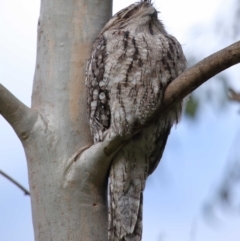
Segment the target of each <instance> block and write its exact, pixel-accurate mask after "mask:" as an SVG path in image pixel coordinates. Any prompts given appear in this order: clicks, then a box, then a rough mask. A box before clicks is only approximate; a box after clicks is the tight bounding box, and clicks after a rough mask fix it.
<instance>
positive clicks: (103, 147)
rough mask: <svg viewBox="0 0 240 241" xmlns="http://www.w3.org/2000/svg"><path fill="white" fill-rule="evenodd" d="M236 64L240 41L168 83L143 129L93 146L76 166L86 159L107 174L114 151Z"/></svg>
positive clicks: (138, 128) (84, 153)
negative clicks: (205, 83) (209, 80)
mask: <svg viewBox="0 0 240 241" xmlns="http://www.w3.org/2000/svg"><path fill="white" fill-rule="evenodd" d="M239 62H240V41H238V42H236V43H234V44H232V45H230V46H229V47H227V48H225V49H222V50H220V51H218V52H216V53H214V54H212V55H210V56H209V57H207V58H205V59H203V60H202V61H200V62H199V63H197V64H196V65H194V66H193V67H191V68H190V69H188V70H186V71H185V72H184V73H182V74H181V75H180V76H179V77H177V78H176V79H175V80H174V81H173V82H171V84H170V85H169V86H168V87H167V88H166V90H165V92H164V96H163V100H162V101H161V103H160V105H159V107H158V108H157V109H156V111H155V114H154V115H152V116H151V117H149V118H148V119H147V120H146V122H145V124H144V125H140V126H137V127H136V131H135V132H134V133H133V134H131V135H128V136H122V137H120V136H115V137H112V138H110V139H109V138H104V139H105V140H104V141H103V142H102V143H98V144H97V145H93V146H92V147H90V148H89V149H87V150H86V151H84V152H83V155H80V156H79V163H81V161H82V160H85V159H86V160H91V161H92V162H93V163H95V164H94V166H95V167H97V166H98V165H101V168H103V166H104V165H105V166H104V168H105V171H104V173H106V170H108V168H109V166H110V164H111V155H114V154H115V153H116V152H115V151H116V147H118V146H121V145H123V144H125V143H126V142H127V141H128V140H129V139H130V138H132V136H133V135H135V134H136V133H137V132H138V131H140V130H141V129H143V128H144V127H146V126H149V124H150V123H151V122H153V121H154V120H156V119H158V118H159V116H162V115H163V114H164V113H165V112H166V111H167V110H169V108H170V107H172V106H173V105H174V104H176V103H178V102H180V101H181V100H182V99H183V98H184V97H186V96H187V95H188V94H190V93H191V92H192V91H193V90H195V89H196V88H197V87H199V86H200V85H201V84H203V83H204V82H206V81H207V80H208V79H210V78H211V77H213V76H214V75H216V74H218V73H220V72H221V71H223V70H225V69H227V68H229V67H230V66H232V65H234V64H237V63H239ZM113 147H114V148H115V149H114V148H113ZM93 153H94V155H93ZM109 157H110V158H109ZM103 161H104V165H103ZM80 166H81V165H80ZM93 169H94V168H93ZM97 169H98V168H97ZM97 180H99V179H97Z"/></svg>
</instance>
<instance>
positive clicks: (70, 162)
mask: <svg viewBox="0 0 240 241" xmlns="http://www.w3.org/2000/svg"><path fill="white" fill-rule="evenodd" d="M111 9H112V1H111V0H102V1H97V0H91V1H86V0H68V1H63V0H42V2H41V12H40V18H39V23H38V45H37V46H38V47H37V61H36V71H35V77H34V85H33V95H32V108H33V109H35V110H37V111H38V113H39V115H38V120H37V121H36V123H35V126H34V128H33V131H32V134H31V136H30V137H29V138H28V140H26V141H25V142H24V148H25V152H26V157H27V160H28V168H29V182H30V192H31V202H32V212H33V223H34V233H35V240H38V241H46V240H64V241H66V240H69V241H70V240H72V241H77V240H84V241H85V240H91V241H92V240H96V241H97V240H104V241H105V240H107V200H106V183H107V175H106V171H107V170H104V168H103V170H101V166H99V168H98V167H96V166H94V167H92V166H91V158H89V157H88V153H87V152H86V153H87V154H85V155H84V156H83V160H81V162H80V161H76V160H77V158H78V157H79V155H80V153H81V151H82V150H84V149H85V148H87V147H89V146H91V145H92V139H91V136H90V131H89V124H88V116H87V109H86V107H87V105H86V100H87V96H86V88H85V81H84V79H85V77H84V74H85V65H86V62H87V61H86V60H87V59H88V58H89V53H90V49H91V46H92V43H93V41H94V39H95V38H96V36H97V34H98V32H99V31H100V29H101V28H102V27H103V25H104V24H105V23H106V21H107V20H108V19H109V18H110V16H111ZM92 153H94V151H90V152H89V155H90V156H91V155H93V154H92ZM103 155H104V154H103ZM89 160H90V161H89ZM92 160H93V159H92ZM93 165H96V163H93ZM108 166H109V165H108ZM108 166H106V168H108ZM106 168H105V169H106ZM91 170H96V171H95V172H91Z"/></svg>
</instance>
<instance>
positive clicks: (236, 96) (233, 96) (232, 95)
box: [228, 88, 240, 102]
mask: <svg viewBox="0 0 240 241" xmlns="http://www.w3.org/2000/svg"><path fill="white" fill-rule="evenodd" d="M228 99H229V100H233V101H237V102H240V93H238V92H236V91H234V90H233V89H232V88H229V89H228Z"/></svg>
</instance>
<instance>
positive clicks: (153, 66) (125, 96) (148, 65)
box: [86, 1, 186, 241]
mask: <svg viewBox="0 0 240 241" xmlns="http://www.w3.org/2000/svg"><path fill="white" fill-rule="evenodd" d="M185 68H186V61H185V57H184V55H183V52H182V48H181V46H180V44H179V43H178V41H177V40H176V39H175V38H174V37H173V36H171V35H169V34H168V33H167V32H166V30H165V29H164V26H163V24H162V23H161V21H160V20H158V18H157V11H156V10H155V8H154V7H153V6H152V4H151V1H141V2H140V3H135V4H132V5H130V6H129V7H127V8H125V9H123V10H121V11H120V12H118V13H117V14H115V15H114V16H113V17H112V18H111V19H110V20H109V22H108V23H107V24H106V25H105V27H104V28H103V30H102V31H101V32H100V34H99V35H98V37H97V39H96V41H95V43H94V45H93V50H92V54H91V57H90V60H89V62H88V65H87V71H86V85H87V87H88V106H89V117H90V127H91V133H92V136H93V138H94V142H95V143H96V142H100V141H102V140H103V138H104V132H105V131H107V130H108V131H111V132H114V133H118V134H120V135H126V134H129V133H132V131H133V130H134V127H135V126H136V125H139V124H143V123H145V120H146V118H147V117H149V116H151V115H152V114H153V113H154V111H155V109H156V106H157V105H159V104H161V99H162V96H163V92H164V89H165V88H166V86H167V85H168V84H169V83H170V82H171V81H172V80H174V79H175V78H176V77H177V76H178V75H179V74H181V73H182V72H183V71H184V70H185ZM181 105H182V103H179V104H177V105H176V106H175V107H173V108H171V109H170V110H169V111H168V112H166V113H165V114H164V115H163V116H159V118H158V119H157V120H155V122H153V123H152V124H151V125H150V126H148V127H146V128H145V129H143V130H142V131H140V132H139V133H137V134H136V135H135V136H134V137H133V138H132V139H131V140H130V141H129V142H128V143H127V144H126V145H125V146H123V147H122V149H121V150H120V151H119V152H118V153H117V154H116V155H115V156H114V158H113V162H112V166H111V170H110V174H109V240H110V241H118V240H122V241H124V240H126V241H130V240H131V241H138V240H141V236H142V202H143V190H144V187H145V181H146V179H147V177H148V175H149V174H151V173H152V172H153V171H154V169H155V168H156V166H157V164H158V163H159V161H160V159H161V157H162V153H163V150H164V148H165V145H166V142H167V137H168V135H169V133H170V129H171V127H172V125H173V124H174V122H177V120H178V119H179V117H180V114H181Z"/></svg>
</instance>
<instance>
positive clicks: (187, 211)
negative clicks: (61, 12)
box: [0, 0, 240, 241]
mask: <svg viewBox="0 0 240 241" xmlns="http://www.w3.org/2000/svg"><path fill="white" fill-rule="evenodd" d="M233 1H234V0H231V1H229V5H227V6H226V4H224V5H223V4H222V3H223V0H211V1H206V0H202V1H200V0H194V1H193V0H191V1H190V0H182V1H177V0H161V1H160V0H155V1H154V3H155V6H156V8H157V10H159V11H160V14H159V18H160V19H161V20H162V21H163V23H164V25H165V27H166V29H167V31H168V32H169V33H171V34H172V35H174V36H175V37H176V38H177V39H178V40H179V42H180V43H181V44H182V46H183V50H184V52H188V53H189V52H191V51H193V52H194V53H197V54H199V55H200V56H201V58H203V57H206V56H207V55H209V54H211V53H213V52H214V51H216V50H219V49H221V48H223V47H226V46H227V45H228V44H231V40H227V39H225V40H222V39H220V38H217V37H216V38H215V39H214V38H213V34H212V31H213V29H215V27H214V20H215V19H216V16H218V17H219V21H221V20H222V19H223V18H226V17H227V16H228V15H229V12H230V11H229V10H230V8H231V3H233ZM133 2H134V1H125V0H122V1H114V6H113V12H114V13H115V12H116V11H118V10H120V9H122V8H124V7H126V6H127V5H129V4H131V3H133ZM225 3H226V2H225ZM39 6H40V2H39V1H35V0H24V1H16V0H1V1H0V36H1V38H0V83H1V84H3V85H4V86H5V87H7V88H8V89H9V90H10V91H11V92H12V93H13V94H14V95H16V96H17V97H18V98H19V99H20V100H21V101H22V102H24V103H25V104H26V105H28V106H30V99H31V89H32V80H33V75H34V68H35V59H36V37H37V36H36V34H37V20H38V16H39ZM206 6H207V7H206ZM199 33H201V36H200V35H199ZM195 36H198V37H197V38H196V37H195ZM237 72H238V73H239V72H240V71H239V65H238V66H236V67H234V68H232V69H231V70H228V71H227V74H228V75H229V76H234V78H235V81H234V80H232V82H231V84H232V85H233V86H234V87H236V88H238V89H240V85H239V84H238V83H237V80H236V79H237V78H236V74H237ZM234 78H232V79H234ZM238 82H239V75H238ZM211 83H213V82H211V80H210V83H209V85H211ZM201 88H202V89H204V88H205V87H204V86H202V87H201ZM199 93H201V91H200V92H199ZM238 112H239V107H238V106H237V105H236V104H231V105H229V108H228V109H226V110H225V111H224V112H218V111H215V110H213V108H212V107H211V106H209V105H208V104H205V105H204V107H203V108H202V109H201V110H200V113H199V115H198V118H197V120H196V121H194V122H193V121H191V120H189V119H188V118H186V117H183V119H182V121H181V122H180V124H178V126H177V127H174V128H173V129H172V132H171V135H170V137H169V140H168V143H167V147H166V150H165V152H164V156H163V158H162V160H161V163H160V165H159V166H158V168H157V170H156V171H155V172H154V174H153V175H151V176H150V177H149V179H148V181H147V185H146V189H145V192H144V219H143V221H144V229H143V241H160V240H161V241H163V240H164V241H200V240H204V241H226V240H231V241H238V240H239V236H240V229H239V222H240V217H239V215H236V214H235V213H233V214H231V215H229V214H225V213H223V212H221V211H219V212H218V215H219V216H220V217H221V221H220V222H219V220H217V221H213V220H209V219H206V218H204V216H203V212H202V210H203V206H204V203H206V202H207V201H208V200H209V199H211V197H212V196H214V193H215V191H216V188H217V187H218V185H219V182H220V180H221V179H222V177H223V175H224V170H225V169H226V167H227V162H228V161H229V158H230V156H231V155H230V154H231V150H232V148H233V146H234V145H235V144H236V138H237V136H240V131H239V128H240V126H239V123H240V122H239V118H240V117H239V114H238ZM0 153H1V155H0V170H3V171H4V172H6V173H8V174H9V175H10V176H12V177H13V178H14V179H16V180H17V181H19V182H20V183H21V184H22V185H24V186H25V187H27V188H28V177H27V175H28V174H27V165H26V161H25V155H24V151H23V148H22V146H21V143H20V141H19V140H18V138H17V136H16V135H15V133H14V131H13V130H12V128H11V127H10V126H9V124H8V123H7V122H6V121H5V120H4V119H3V118H2V117H1V116H0ZM0 237H1V238H0V239H1V241H15V240H17V241H33V240H34V238H33V230H32V220H31V206H30V199H29V197H28V196H24V194H23V193H22V192H21V191H20V190H19V189H18V188H16V187H15V186H14V185H13V184H12V183H10V182H9V181H8V180H6V179H5V178H3V177H2V176H0Z"/></svg>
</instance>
